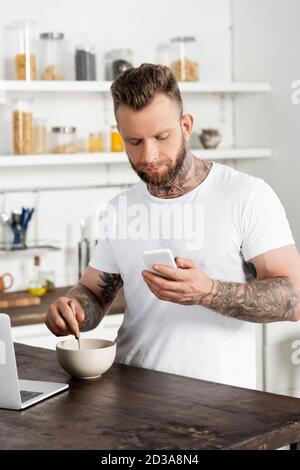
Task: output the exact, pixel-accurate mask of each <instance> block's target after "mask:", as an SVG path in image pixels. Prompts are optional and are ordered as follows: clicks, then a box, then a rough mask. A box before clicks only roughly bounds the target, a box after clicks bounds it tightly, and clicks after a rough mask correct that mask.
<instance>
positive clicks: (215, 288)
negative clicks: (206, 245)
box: [143, 245, 300, 323]
mask: <svg viewBox="0 0 300 470" xmlns="http://www.w3.org/2000/svg"><path fill="white" fill-rule="evenodd" d="M175 260H176V264H177V268H178V269H174V268H170V267H168V266H163V265H155V270H156V271H157V274H154V273H151V272H149V271H143V277H144V280H145V282H146V284H147V285H148V287H149V289H150V290H151V292H152V293H153V294H154V295H155V296H156V297H157V298H158V299H160V300H164V301H168V302H175V303H178V304H182V305H203V306H205V307H208V308H211V309H214V310H216V311H217V312H219V313H221V314H223V315H226V316H228V317H234V318H238V319H240V320H246V321H250V322H254V323H266V322H275V321H283V320H290V321H297V320H300V257H299V253H298V251H297V249H296V247H295V246H294V245H290V246H285V247H282V248H278V249H276V250H271V251H269V252H266V253H264V254H262V255H260V256H257V257H256V258H253V259H252V260H249V262H250V263H252V264H253V267H254V268H255V269H253V268H252V273H253V274H256V276H257V279H255V278H253V279H252V280H251V282H248V283H237V282H224V281H219V280H213V279H210V278H209V277H208V276H206V274H205V273H203V272H202V271H201V269H200V268H199V266H197V265H196V264H195V263H194V262H193V261H192V260H188V259H184V258H178V257H177V258H176V259H175ZM161 274H164V275H165V276H167V278H166V277H162V276H161Z"/></svg>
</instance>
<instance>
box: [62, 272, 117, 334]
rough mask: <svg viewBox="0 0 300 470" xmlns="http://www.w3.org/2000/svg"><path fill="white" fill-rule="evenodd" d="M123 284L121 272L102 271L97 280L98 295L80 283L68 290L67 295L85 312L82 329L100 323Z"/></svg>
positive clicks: (87, 328) (90, 328) (85, 329)
mask: <svg viewBox="0 0 300 470" xmlns="http://www.w3.org/2000/svg"><path fill="white" fill-rule="evenodd" d="M122 285H123V281H122V278H121V276H120V274H110V273H104V272H101V273H100V274H99V280H98V282H97V286H98V287H99V292H97V295H95V294H94V293H93V292H92V291H90V290H89V289H88V288H87V287H85V286H83V285H82V284H80V283H79V284H77V286H75V287H73V288H72V289H70V290H69V291H68V292H67V294H66V296H67V297H69V298H73V299H76V300H77V301H78V302H79V303H80V305H81V306H82V308H83V310H84V312H85V318H84V320H83V322H82V324H81V325H80V331H89V330H92V329H93V328H96V326H97V325H99V323H100V322H101V320H102V318H103V317H104V316H105V313H106V311H107V309H108V308H109V307H110V305H111V304H112V302H113V300H114V298H115V297H116V295H117V293H118V291H119V289H120V288H121V287H122Z"/></svg>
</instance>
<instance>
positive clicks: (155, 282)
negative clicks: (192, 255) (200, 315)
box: [142, 257, 213, 305]
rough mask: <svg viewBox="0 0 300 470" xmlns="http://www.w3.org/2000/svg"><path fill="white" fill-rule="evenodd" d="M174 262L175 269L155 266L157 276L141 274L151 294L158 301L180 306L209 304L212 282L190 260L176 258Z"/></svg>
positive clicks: (146, 273)
mask: <svg viewBox="0 0 300 470" xmlns="http://www.w3.org/2000/svg"><path fill="white" fill-rule="evenodd" d="M175 262H176V265H177V269H174V268H170V267H168V266H165V265H162V264H155V265H154V270H155V271H157V273H158V274H154V273H151V272H150V271H143V272H142V276H143V278H144V280H145V282H146V283H147V285H148V287H149V289H150V290H151V292H152V293H153V294H154V295H155V296H156V297H157V298H158V299H160V300H167V301H169V302H175V303H177V304H182V305H200V304H201V305H205V300H206V299H207V303H209V297H210V294H211V290H212V286H213V280H212V279H210V278H209V277H208V276H206V275H205V274H204V273H203V272H202V271H201V269H200V268H199V266H197V265H196V264H195V263H194V262H193V261H192V260H189V259H185V258H180V257H176V258H175ZM161 274H163V275H165V276H167V278H165V277H162V276H161Z"/></svg>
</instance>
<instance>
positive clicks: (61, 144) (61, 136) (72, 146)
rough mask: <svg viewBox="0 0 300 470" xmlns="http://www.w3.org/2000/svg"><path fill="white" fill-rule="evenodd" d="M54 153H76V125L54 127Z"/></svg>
mask: <svg viewBox="0 0 300 470" xmlns="http://www.w3.org/2000/svg"><path fill="white" fill-rule="evenodd" d="M52 151H53V153H75V152H76V151H77V147H76V127H52Z"/></svg>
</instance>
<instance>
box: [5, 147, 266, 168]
mask: <svg viewBox="0 0 300 470" xmlns="http://www.w3.org/2000/svg"><path fill="white" fill-rule="evenodd" d="M192 152H193V154H194V155H195V156H196V157H198V158H202V159H204V160H226V159H228V160H232V159H241V158H270V157H271V155H272V153H271V149H268V148H233V149H213V150H202V149H199V150H197V149H192ZM109 163H127V164H128V159H127V155H126V154H125V153H117V152H114V153H110V152H102V153H94V154H90V153H77V154H71V155H70V154H69V155H57V154H45V155H5V156H0V167H16V166H19V167H24V166H55V165H91V164H94V165H99V164H109Z"/></svg>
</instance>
